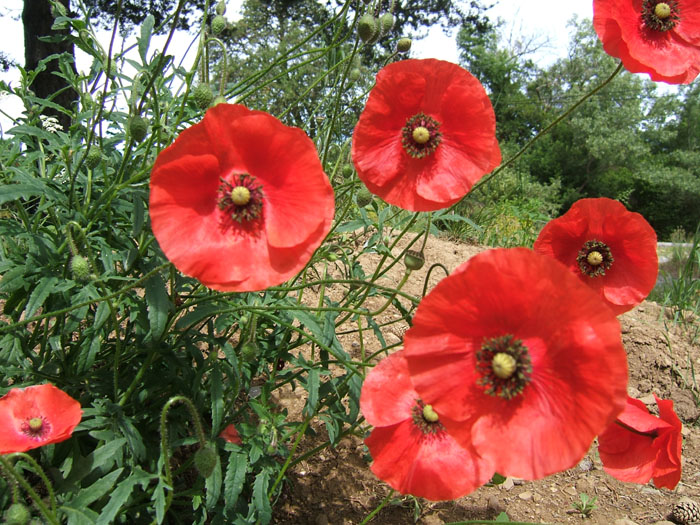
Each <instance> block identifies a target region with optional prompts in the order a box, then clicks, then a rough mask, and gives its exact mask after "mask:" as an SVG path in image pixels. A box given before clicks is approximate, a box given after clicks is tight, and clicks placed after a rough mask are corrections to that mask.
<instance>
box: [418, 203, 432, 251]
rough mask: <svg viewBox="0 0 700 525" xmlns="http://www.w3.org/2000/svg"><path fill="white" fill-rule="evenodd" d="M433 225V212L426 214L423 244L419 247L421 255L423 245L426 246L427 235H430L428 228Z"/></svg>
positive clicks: (423, 248)
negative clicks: (426, 221) (426, 220)
mask: <svg viewBox="0 0 700 525" xmlns="http://www.w3.org/2000/svg"><path fill="white" fill-rule="evenodd" d="M432 223H433V212H430V213H428V224H427V225H426V226H425V235H424V236H423V244H422V245H421V247H420V252H421V253H423V250H425V245H426V244H428V235H430V226H431V225H432Z"/></svg>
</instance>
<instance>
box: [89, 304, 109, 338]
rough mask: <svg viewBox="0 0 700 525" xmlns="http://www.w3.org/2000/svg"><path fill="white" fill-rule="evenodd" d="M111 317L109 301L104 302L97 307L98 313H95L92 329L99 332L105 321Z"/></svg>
mask: <svg viewBox="0 0 700 525" xmlns="http://www.w3.org/2000/svg"><path fill="white" fill-rule="evenodd" d="M108 317H109V305H108V304H107V301H102V302H101V303H100V304H98V305H97V311H96V312H95V321H94V322H93V323H92V328H93V329H94V330H95V332H97V331H98V330H99V329H100V328H102V325H103V324H105V321H106V320H107V318H108Z"/></svg>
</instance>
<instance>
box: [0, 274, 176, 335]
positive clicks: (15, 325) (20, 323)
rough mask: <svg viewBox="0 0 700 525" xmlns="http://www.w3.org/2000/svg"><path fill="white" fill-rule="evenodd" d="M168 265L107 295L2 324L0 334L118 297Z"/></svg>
mask: <svg viewBox="0 0 700 525" xmlns="http://www.w3.org/2000/svg"><path fill="white" fill-rule="evenodd" d="M169 265H170V262H166V263H163V264H161V265H160V266H158V267H156V268H154V269H153V270H151V271H150V272H148V273H147V274H145V275H144V276H143V277H141V278H140V279H137V280H135V281H134V282H132V283H131V284H128V285H126V286H124V287H123V288H120V289H119V290H117V291H116V292H114V293H111V294H109V295H105V296H104V297H99V298H97V299H91V300H89V301H83V302H82V303H78V304H74V305H73V306H69V307H67V308H61V309H60V310H54V311H52V312H48V313H45V314H41V315H35V316H34V317H30V318H29V319H23V320H21V321H17V322H16V323H12V324H8V325H3V326H0V334H2V333H5V332H9V331H11V330H14V329H15V328H18V327H20V326H24V325H26V324H29V323H33V322H35V321H41V320H42V319H47V318H49V317H58V316H59V315H63V314H66V313H68V312H72V311H73V310H78V309H80V308H82V307H84V306H89V305H91V304H97V303H101V302H102V301H109V300H110V299H114V298H115V297H119V296H120V295H122V294H123V293H126V292H128V291H129V290H131V289H133V288H136V287H137V286H138V285H140V284H141V283H142V282H144V281H147V280H148V279H149V278H150V277H151V276H153V275H155V274H157V273H158V272H160V271H161V270H163V269H165V268H167V267H168V266H169Z"/></svg>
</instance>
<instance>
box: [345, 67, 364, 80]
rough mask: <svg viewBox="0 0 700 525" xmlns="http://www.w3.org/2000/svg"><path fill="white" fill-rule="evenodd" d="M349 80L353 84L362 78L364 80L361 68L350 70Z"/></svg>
mask: <svg viewBox="0 0 700 525" xmlns="http://www.w3.org/2000/svg"><path fill="white" fill-rule="evenodd" d="M348 78H349V79H350V80H352V81H353V82H357V81H358V80H360V78H362V71H360V69H359V68H357V67H354V68H352V69H351V70H350V73H348Z"/></svg>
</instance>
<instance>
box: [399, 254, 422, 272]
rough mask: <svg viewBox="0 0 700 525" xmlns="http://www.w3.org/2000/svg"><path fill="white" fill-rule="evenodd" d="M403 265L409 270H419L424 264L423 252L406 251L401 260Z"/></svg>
mask: <svg viewBox="0 0 700 525" xmlns="http://www.w3.org/2000/svg"><path fill="white" fill-rule="evenodd" d="M403 263H404V264H405V265H406V268H408V269H409V270H420V269H421V268H423V265H424V264H425V256H424V255H423V252H418V251H416V250H408V251H406V256H405V257H404V259H403Z"/></svg>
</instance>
